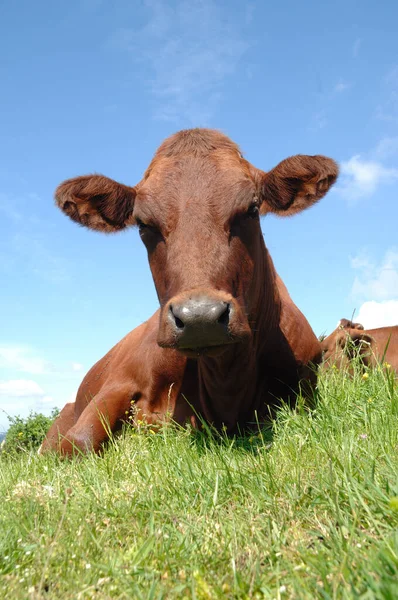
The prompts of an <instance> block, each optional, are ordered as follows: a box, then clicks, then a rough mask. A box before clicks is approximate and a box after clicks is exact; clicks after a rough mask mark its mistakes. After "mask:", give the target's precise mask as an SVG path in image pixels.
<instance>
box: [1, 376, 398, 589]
mask: <svg viewBox="0 0 398 600" xmlns="http://www.w3.org/2000/svg"><path fill="white" fill-rule="evenodd" d="M319 392H320V400H319V404H318V407H317V409H316V411H315V412H314V413H312V414H310V415H309V414H308V413H307V412H305V411H304V410H297V411H296V412H292V411H289V410H288V409H283V410H281V412H280V414H279V416H278V418H277V420H276V421H275V423H274V429H273V431H272V432H260V433H259V434H257V435H255V436H252V437H246V438H242V439H235V440H231V439H223V438H222V437H219V438H218V439H217V437H214V436H211V435H209V434H206V433H205V434H200V435H199V434H193V433H192V432H190V431H187V430H178V429H177V428H175V427H168V428H165V429H164V430H163V431H162V432H161V433H159V434H151V433H147V434H143V433H142V432H141V433H140V432H138V433H132V432H131V431H125V432H124V434H123V435H122V437H121V438H120V439H117V440H113V441H112V442H111V443H110V444H109V446H108V448H107V449H106V451H104V453H103V455H102V456H93V455H91V456H88V457H85V458H83V459H74V460H69V461H62V460H60V459H58V458H57V457H56V456H45V457H37V456H36V455H35V454H34V453H23V454H19V455H18V456H14V457H12V456H7V455H5V454H3V455H2V456H1V457H0V498H1V504H0V531H1V536H0V597H2V598H12V599H14V598H15V599H19V598H21V599H22V598H23V599H25V598H32V599H34V598H49V599H51V600H52V599H56V598H70V599H74V600H75V599H80V598H81V599H83V598H96V599H97V598H98V599H102V598H104V599H105V598H108V599H109V598H112V599H114V598H116V599H118V598H126V599H127V598H134V599H135V598H137V599H140V598H143V599H144V598H153V599H160V598H167V599H172V598H178V599H180V598H198V599H206V598H247V599H252V598H299V599H301V598H311V599H313V598H325V599H326V598H366V599H368V598H369V599H370V598H386V599H391V600H393V599H396V598H398V533H397V525H398V498H397V497H398V426H397V425H398V388H397V385H396V383H394V380H393V377H392V375H388V374H385V373H383V372H382V371H378V372H373V373H369V376H368V378H367V379H366V378H365V379H363V378H362V376H361V375H360V373H359V372H358V373H356V375H355V377H354V378H349V377H347V376H344V375H343V374H342V373H339V372H338V371H335V370H331V371H330V372H329V373H328V374H324V375H322V376H321V378H320V383H319Z"/></svg>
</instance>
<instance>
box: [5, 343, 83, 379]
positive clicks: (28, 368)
mask: <svg viewBox="0 0 398 600" xmlns="http://www.w3.org/2000/svg"><path fill="white" fill-rule="evenodd" d="M83 369H84V367H83V365H82V364H81V363H79V362H77V361H74V362H70V363H64V364H63V365H62V364H58V365H57V366H56V365H54V364H52V363H51V362H49V361H47V360H45V359H44V358H42V357H41V356H40V352H39V351H38V350H36V349H35V348H31V347H29V346H21V345H19V346H18V345H15V344H4V343H3V344H2V345H0V371H1V372H2V376H3V377H4V374H6V377H9V376H11V377H13V376H14V373H29V374H30V375H53V376H54V375H56V376H57V377H61V378H63V379H65V378H67V379H69V378H74V377H75V376H76V375H75V374H76V373H79V372H81V371H82V370H83Z"/></svg>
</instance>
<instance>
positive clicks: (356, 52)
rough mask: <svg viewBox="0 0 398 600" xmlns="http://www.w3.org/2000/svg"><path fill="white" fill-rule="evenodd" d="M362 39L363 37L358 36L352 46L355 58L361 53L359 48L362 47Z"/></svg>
mask: <svg viewBox="0 0 398 600" xmlns="http://www.w3.org/2000/svg"><path fill="white" fill-rule="evenodd" d="M361 44H362V40H361V38H357V39H356V40H355V42H354V45H353V47H352V55H353V57H354V58H357V56H358V55H359V50H360V49H361Z"/></svg>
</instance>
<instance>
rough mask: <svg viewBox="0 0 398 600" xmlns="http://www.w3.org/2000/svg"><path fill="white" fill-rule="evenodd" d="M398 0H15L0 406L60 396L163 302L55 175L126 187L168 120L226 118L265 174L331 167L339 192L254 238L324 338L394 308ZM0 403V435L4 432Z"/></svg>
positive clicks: (6, 29)
mask: <svg viewBox="0 0 398 600" xmlns="http://www.w3.org/2000/svg"><path fill="white" fill-rule="evenodd" d="M397 23H398V4H397V2H395V1H394V0H386V1H385V2H383V3H382V5H379V4H377V3H375V2H374V1H368V0H364V1H362V2H360V3H359V2H358V1H353V0H344V1H341V0H336V1H335V2H333V3H320V2H307V1H304V2H300V3H298V2H295V1H291V0H285V2H282V3H280V2H273V3H270V2H260V1H259V0H257V1H253V2H248V3H242V2H238V1H236V0H202V1H199V0H168V1H165V0H164V1H163V0H142V1H137V2H128V1H127V0H119V1H118V0H114V1H113V2H110V1H109V0H80V1H77V0H69V2H67V3H58V2H53V1H49V0H48V1H43V0H37V1H36V2H31V1H28V0H21V1H20V2H17V3H16V2H14V3H12V2H8V3H5V4H4V5H3V6H2V9H1V24H0V76H1V82H2V86H1V88H2V92H1V95H0V108H1V111H0V131H1V144H0V278H1V279H0V282H1V284H0V285H1V293H0V315H1V317H0V319H1V320H0V406H1V408H2V409H3V411H6V412H7V413H8V414H11V415H15V414H20V415H23V416H25V415H26V414H27V413H28V412H29V410H30V409H35V410H40V411H42V412H48V411H49V410H50V409H51V408H52V407H53V406H63V404H64V403H65V402H66V401H70V400H71V399H72V398H73V397H74V394H75V392H76V390H77V387H78V385H79V383H80V381H81V380H82V378H83V376H84V374H85V372H86V371H87V370H88V369H89V368H90V367H91V366H92V364H94V362H95V361H96V360H98V359H99V358H100V357H101V356H103V354H104V353H105V352H107V351H108V350H109V349H110V348H111V346H112V345H113V344H115V343H116V342H117V341H118V340H119V339H120V338H121V337H122V336H124V335H125V334H126V333H127V332H128V331H129V330H130V329H132V328H134V327H135V326H136V325H138V324H139V323H140V322H142V321H143V320H145V319H146V318H148V317H149V316H150V315H151V314H152V313H153V312H154V311H155V309H156V307H157V299H156V295H155V290H154V286H153V283H152V279H151V275H150V272H149V268H148V265H147V259H146V253H145V251H144V248H143V245H142V243H141V241H140V239H139V236H138V233H137V231H136V230H129V231H128V232H125V233H122V234H120V235H114V236H104V235H101V234H98V233H94V232H90V231H88V230H85V229H83V228H79V227H78V226H76V225H75V224H74V223H72V222H71V221H69V220H68V219H67V218H65V217H64V216H63V215H62V214H61V212H60V211H58V209H56V208H55V206H54V203H53V191H54V189H55V187H56V186H57V185H58V183H60V182H61V181H62V180H63V179H66V178H69V177H72V176H75V175H80V174H84V173H89V172H99V173H104V174H106V175H108V176H110V177H113V178H115V179H117V180H119V181H122V182H124V183H127V184H131V185H134V184H135V183H137V182H138V181H139V180H140V178H141V175H142V173H143V171H144V169H145V167H146V166H147V165H148V163H149V161H150V159H151V156H152V154H153V152H154V151H155V149H156V147H157V146H158V145H159V144H160V143H161V141H162V140H163V139H164V138H165V137H167V136H168V135H170V134H171V133H173V132H175V131H177V130H179V129H183V128H187V127H191V126H210V127H215V128H218V129H221V130H222V131H224V132H225V133H227V134H228V135H229V136H230V137H232V139H234V141H236V142H237V143H239V144H240V146H241V148H242V150H243V152H244V154H245V156H246V157H247V158H248V159H249V160H250V161H251V162H253V163H254V164H255V165H256V166H258V167H260V168H262V169H264V170H267V169H270V168H272V167H273V166H275V165H276V164H277V163H278V162H279V161H280V160H282V159H283V158H285V157H287V156H289V155H291V154H296V153H307V154H326V155H328V156H331V157H333V158H335V159H336V160H337V161H338V162H339V163H340V165H341V169H342V175H341V177H340V180H339V183H338V184H337V185H336V187H335V189H334V190H333V191H332V192H331V193H330V194H329V195H328V196H326V197H325V198H324V199H323V200H321V201H320V202H319V204H317V205H316V206H314V207H313V208H312V209H311V210H309V211H307V212H304V213H303V214H300V215H298V216H296V217H294V218H291V219H277V218H274V217H267V218H266V219H265V220H264V221H263V232H264V236H265V241H266V243H267V245H268V247H269V249H270V251H271V254H272V256H273V259H274V262H275V265H276V268H277V270H278V272H279V274H280V275H281V277H282V278H283V280H284V281H285V283H286V285H287V287H288V289H289V291H290V293H291V295H292V297H293V299H294V301H295V302H296V304H297V305H298V306H299V307H300V309H301V310H302V311H303V312H304V314H305V315H306V316H307V318H308V320H309V321H310V323H311V325H312V327H313V328H314V330H315V332H316V333H317V334H320V333H322V332H324V331H326V330H327V331H330V330H331V329H333V328H334V327H335V325H336V323H337V321H338V319H339V318H340V317H350V315H351V314H352V312H353V310H354V309H356V315H357V318H358V319H360V320H362V321H363V323H364V324H365V326H367V327H371V326H380V325H383V324H390V323H397V322H398V239H397V223H398V194H397V186H398V36H397ZM3 411H2V410H0V431H1V430H2V429H5V428H6V426H7V423H8V422H7V419H6V416H5V412H3Z"/></svg>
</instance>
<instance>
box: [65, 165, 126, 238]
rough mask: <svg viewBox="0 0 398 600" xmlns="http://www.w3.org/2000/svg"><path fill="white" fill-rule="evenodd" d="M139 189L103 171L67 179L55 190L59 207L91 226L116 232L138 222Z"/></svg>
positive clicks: (75, 219) (90, 227) (86, 225)
mask: <svg viewBox="0 0 398 600" xmlns="http://www.w3.org/2000/svg"><path fill="white" fill-rule="evenodd" d="M135 196H136V190H135V188H133V187H128V186H126V185H123V184H122V183H117V182H116V181H113V179H109V178H108V177H104V176H103V175H83V176H82V177H75V178H74V179H67V180H66V181H64V182H63V183H61V184H60V185H59V186H58V187H57V189H56V191H55V201H56V203H57V205H58V206H59V208H60V209H61V210H62V211H63V212H64V213H65V214H67V215H68V217H70V218H71V219H73V221H76V222H77V223H79V224H80V225H84V226H85V227H88V228H89V229H94V230H96V231H102V232H104V233H113V232H116V231H120V230H121V229H124V228H125V227H128V226H131V225H135V221H134V219H133V216H132V214H133V209H134V200H135Z"/></svg>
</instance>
